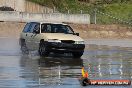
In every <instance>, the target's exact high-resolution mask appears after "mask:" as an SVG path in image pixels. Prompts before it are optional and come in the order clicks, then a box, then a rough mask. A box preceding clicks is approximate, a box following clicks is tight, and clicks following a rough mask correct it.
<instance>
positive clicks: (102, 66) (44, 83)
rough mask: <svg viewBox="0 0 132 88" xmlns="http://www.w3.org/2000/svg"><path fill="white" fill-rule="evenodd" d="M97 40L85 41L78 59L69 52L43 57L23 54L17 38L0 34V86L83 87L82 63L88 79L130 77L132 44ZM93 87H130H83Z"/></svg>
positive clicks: (131, 78)
mask: <svg viewBox="0 0 132 88" xmlns="http://www.w3.org/2000/svg"><path fill="white" fill-rule="evenodd" d="M120 41H123V40H120ZM89 42H90V43H89ZM92 43H93V44H92ZM96 44H98V42H97V41H96V40H94V42H91V40H90V41H87V43H86V49H85V52H84V55H83V56H82V57H81V58H80V59H77V58H73V57H72V56H71V55H70V54H65V55H62V54H51V55H50V56H49V57H46V58H44V57H40V56H39V55H38V53H37V52H36V51H32V52H30V54H29V55H22V54H21V51H20V47H19V45H18V39H13V38H0V88H83V87H82V86H81V85H80V83H79V81H78V78H79V77H80V75H81V67H82V65H84V66H85V69H86V70H88V72H89V78H90V79H129V80H132V47H130V46H129V47H128V46H125V45H126V44H127V43H126V44H125V45H124V46H125V47H123V46H120V47H119V46H118V44H117V43H116V45H117V46H113V45H114V44H113V43H112V44H113V45H112V46H110V45H105V44H104V45H101V44H100V45H96ZM128 45H129V44H128ZM96 87H98V88H132V86H131V85H130V86H87V87H86V88H96Z"/></svg>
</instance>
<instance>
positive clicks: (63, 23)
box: [28, 22, 67, 25]
mask: <svg viewBox="0 0 132 88" xmlns="http://www.w3.org/2000/svg"><path fill="white" fill-rule="evenodd" d="M28 23H40V24H62V25H67V24H65V23H63V22H28Z"/></svg>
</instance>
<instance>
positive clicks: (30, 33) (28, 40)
mask: <svg viewBox="0 0 132 88" xmlns="http://www.w3.org/2000/svg"><path fill="white" fill-rule="evenodd" d="M35 24H36V23H35V22H30V26H29V28H28V31H27V33H26V34H25V36H26V45H27V47H28V49H29V50H33V44H32V36H33V29H34V27H35Z"/></svg>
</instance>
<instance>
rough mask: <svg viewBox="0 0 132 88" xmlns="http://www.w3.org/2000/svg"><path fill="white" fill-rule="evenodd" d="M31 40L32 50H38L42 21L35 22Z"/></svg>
mask: <svg viewBox="0 0 132 88" xmlns="http://www.w3.org/2000/svg"><path fill="white" fill-rule="evenodd" d="M32 30H33V31H32V32H33V33H32V35H31V38H30V41H31V43H32V50H38V48H39V43H40V39H39V38H40V23H35V24H34V26H33V29H32Z"/></svg>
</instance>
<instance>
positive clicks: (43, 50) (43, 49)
mask: <svg viewBox="0 0 132 88" xmlns="http://www.w3.org/2000/svg"><path fill="white" fill-rule="evenodd" d="M39 55H40V56H48V55H49V52H48V51H47V45H46V43H44V42H43V41H41V42H40V44H39Z"/></svg>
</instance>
